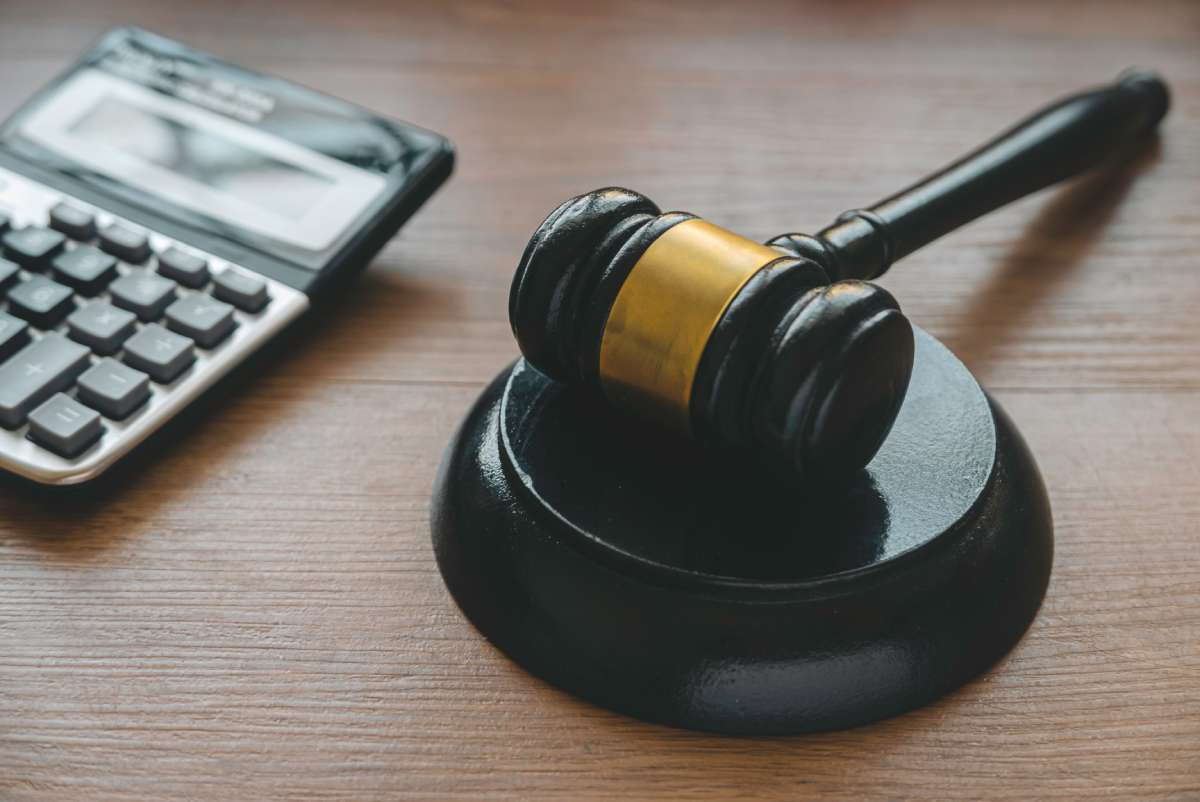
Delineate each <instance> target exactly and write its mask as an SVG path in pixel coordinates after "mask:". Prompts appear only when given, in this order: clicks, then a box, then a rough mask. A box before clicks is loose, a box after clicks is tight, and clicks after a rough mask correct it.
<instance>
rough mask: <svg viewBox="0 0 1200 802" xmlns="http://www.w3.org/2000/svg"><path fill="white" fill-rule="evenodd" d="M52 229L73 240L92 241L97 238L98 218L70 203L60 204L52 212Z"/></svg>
mask: <svg viewBox="0 0 1200 802" xmlns="http://www.w3.org/2000/svg"><path fill="white" fill-rule="evenodd" d="M50 227H51V228H53V229H55V230H56V231H61V232H62V233H64V234H66V235H67V236H68V237H70V238H71V239H91V238H92V237H94V236H96V218H95V217H93V216H92V213H91V212H87V211H84V210H83V209H80V208H79V207H78V206H72V205H71V204H69V203H60V204H58V205H57V206H55V207H54V208H53V209H51V210H50Z"/></svg>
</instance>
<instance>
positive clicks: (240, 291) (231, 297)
mask: <svg viewBox="0 0 1200 802" xmlns="http://www.w3.org/2000/svg"><path fill="white" fill-rule="evenodd" d="M212 293H213V295H215V296H216V297H217V298H219V299H221V300H222V301H229V303H231V304H233V305H234V306H236V307H237V308H238V309H241V310H243V311H246V312H257V311H258V310H260V309H262V308H263V307H264V306H266V305H267V301H269V300H271V296H270V295H268V294H267V282H265V281H263V280H262V279H261V278H257V277H255V276H248V275H246V274H245V273H243V272H241V271H240V270H222V271H221V272H220V273H217V274H216V275H215V276H213V289H212Z"/></svg>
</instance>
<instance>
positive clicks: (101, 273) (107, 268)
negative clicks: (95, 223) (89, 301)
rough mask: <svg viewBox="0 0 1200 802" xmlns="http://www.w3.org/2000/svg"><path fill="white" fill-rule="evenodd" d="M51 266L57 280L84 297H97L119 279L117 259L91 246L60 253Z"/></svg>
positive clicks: (82, 246)
mask: <svg viewBox="0 0 1200 802" xmlns="http://www.w3.org/2000/svg"><path fill="white" fill-rule="evenodd" d="M50 264H51V266H52V267H53V268H54V277H55V278H56V279H58V280H59V281H61V282H62V283H63V284H66V285H68V286H70V287H74V288H75V290H76V291H78V292H81V293H83V294H84V295H95V294H96V293H98V292H100V291H101V290H103V289H104V288H105V286H107V285H108V283H109V282H110V281H112V280H113V279H114V278H116V277H117V258H116V257H115V256H110V255H108V254H107V253H105V252H104V251H102V250H100V249H99V248H93V247H92V246H91V245H80V246H79V247H78V248H72V249H71V250H69V251H65V252H63V253H60V254H59V255H58V256H56V257H54V261H53V262H51V263H50Z"/></svg>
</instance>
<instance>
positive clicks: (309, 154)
mask: <svg viewBox="0 0 1200 802" xmlns="http://www.w3.org/2000/svg"><path fill="white" fill-rule="evenodd" d="M443 147H444V140H442V139H441V137H438V136H437V135H436V134H432V133H431V132H428V131H424V130H423V129H420V128H417V127H415V126H410V125H407V124H405V123H399V122H394V121H391V120H386V119H384V118H381V117H378V116H376V115H374V114H371V113H370V112H368V111H366V110H364V109H361V108H358V107H356V106H354V105H352V104H350V103H347V102H345V101H342V100H339V99H337V98H334V97H330V96H328V95H323V94H321V93H318V92H314V91H313V90H310V89H307V88H305V87H303V86H298V85H296V84H293V83H290V82H288V81H284V80H281V79H278V78H274V77H271V76H268V75H262V74H260V73H256V72H252V71H250V70H245V69H242V68H240V67H237V66H235V65H232V64H229V63H227V62H223V61H220V60H219V59H216V58H215V57H213V56H210V55H208V54H205V53H200V52H197V51H195V50H191V49H189V48H187V47H184V46H183V45H180V44H179V43H177V42H171V41H170V40H167V39H163V38H161V37H158V36H155V35H153V34H150V33H147V32H145V31H137V30H134V29H119V30H117V31H114V32H112V33H110V34H108V35H107V36H105V37H104V38H103V39H102V40H101V41H100V42H99V43H98V44H97V46H96V47H95V48H94V49H92V50H91V51H90V52H89V53H87V54H85V55H84V57H83V58H82V59H81V60H80V61H79V62H78V63H77V64H76V65H75V66H74V67H73V68H72V69H71V70H70V71H69V72H67V73H66V74H65V75H63V76H62V77H60V78H59V79H57V80H56V81H55V82H53V83H52V84H50V85H49V86H48V87H47V88H46V89H45V90H43V91H42V92H40V93H39V94H38V95H37V96H35V97H34V98H33V99H32V100H30V101H29V102H28V103H27V104H26V105H25V106H24V107H23V108H21V109H20V110H18V112H17V113H15V114H14V115H13V116H12V117H10V118H9V119H8V120H7V121H6V122H5V123H4V124H3V126H2V128H0V151H3V154H4V155H8V156H13V157H16V158H17V159H19V160H21V161H22V162H24V163H27V164H30V165H31V166H34V167H37V168H38V169H39V170H42V171H45V172H49V173H51V174H53V175H54V176H56V177H58V178H61V179H62V188H64V189H66V190H67V191H68V192H74V193H76V194H78V195H79V196H80V197H81V198H83V199H85V200H87V199H88V196H89V195H90V194H94V195H101V196H104V197H106V198H112V199H114V200H117V201H119V202H121V203H123V204H126V205H128V206H133V207H137V208H138V209H140V210H143V211H144V212H145V213H146V214H148V215H152V216H154V217H155V218H156V219H161V220H163V222H164V223H168V224H170V225H171V226H179V227H182V228H185V229H188V230H191V231H195V232H196V233H197V234H199V235H200V237H198V239H199V240H203V241H204V242H206V243H209V245H208V246H207V247H210V248H212V247H223V246H224V245H225V244H227V245H228V247H227V248H226V250H228V251H229V252H231V253H236V254H239V255H240V254H242V253H244V252H246V251H247V250H253V251H257V252H258V253H260V254H262V255H264V256H266V257H269V258H271V259H273V260H276V261H283V262H286V263H288V264H289V265H292V266H295V267H299V268H301V269H304V270H309V271H319V270H322V269H323V268H324V267H325V266H326V265H328V264H329V263H330V262H331V261H334V260H335V259H336V258H337V256H338V254H342V253H345V252H346V250H348V249H352V248H353V247H355V246H356V245H357V244H358V243H360V242H361V237H362V236H363V232H364V230H370V229H371V227H372V225H373V224H374V221H376V220H378V219H380V218H381V217H383V216H384V215H385V214H386V213H387V212H388V210H389V208H390V206H389V204H392V203H394V202H395V201H396V199H397V198H398V197H399V196H400V195H401V193H402V192H403V190H404V189H405V188H406V187H408V186H410V182H412V181H413V180H414V176H415V175H416V174H418V173H420V172H421V171H423V170H424V169H425V168H426V167H427V165H429V164H430V163H431V162H432V160H433V159H434V158H435V155H436V154H438V153H440V152H441V149H442V148H443ZM100 204H101V205H103V201H100ZM213 243H215V244H213Z"/></svg>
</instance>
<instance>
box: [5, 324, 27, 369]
mask: <svg viewBox="0 0 1200 802" xmlns="http://www.w3.org/2000/svg"><path fill="white" fill-rule="evenodd" d="M27 345H29V325H28V324H27V323H26V322H25V321H24V320H18V319H17V318H15V317H13V316H12V315H6V314H4V313H3V312H0V362H3V361H4V360H6V359H8V358H9V357H10V356H12V355H13V354H15V353H16V352H17V351H20V350H21V349H22V348H24V347H25V346H27Z"/></svg>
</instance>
